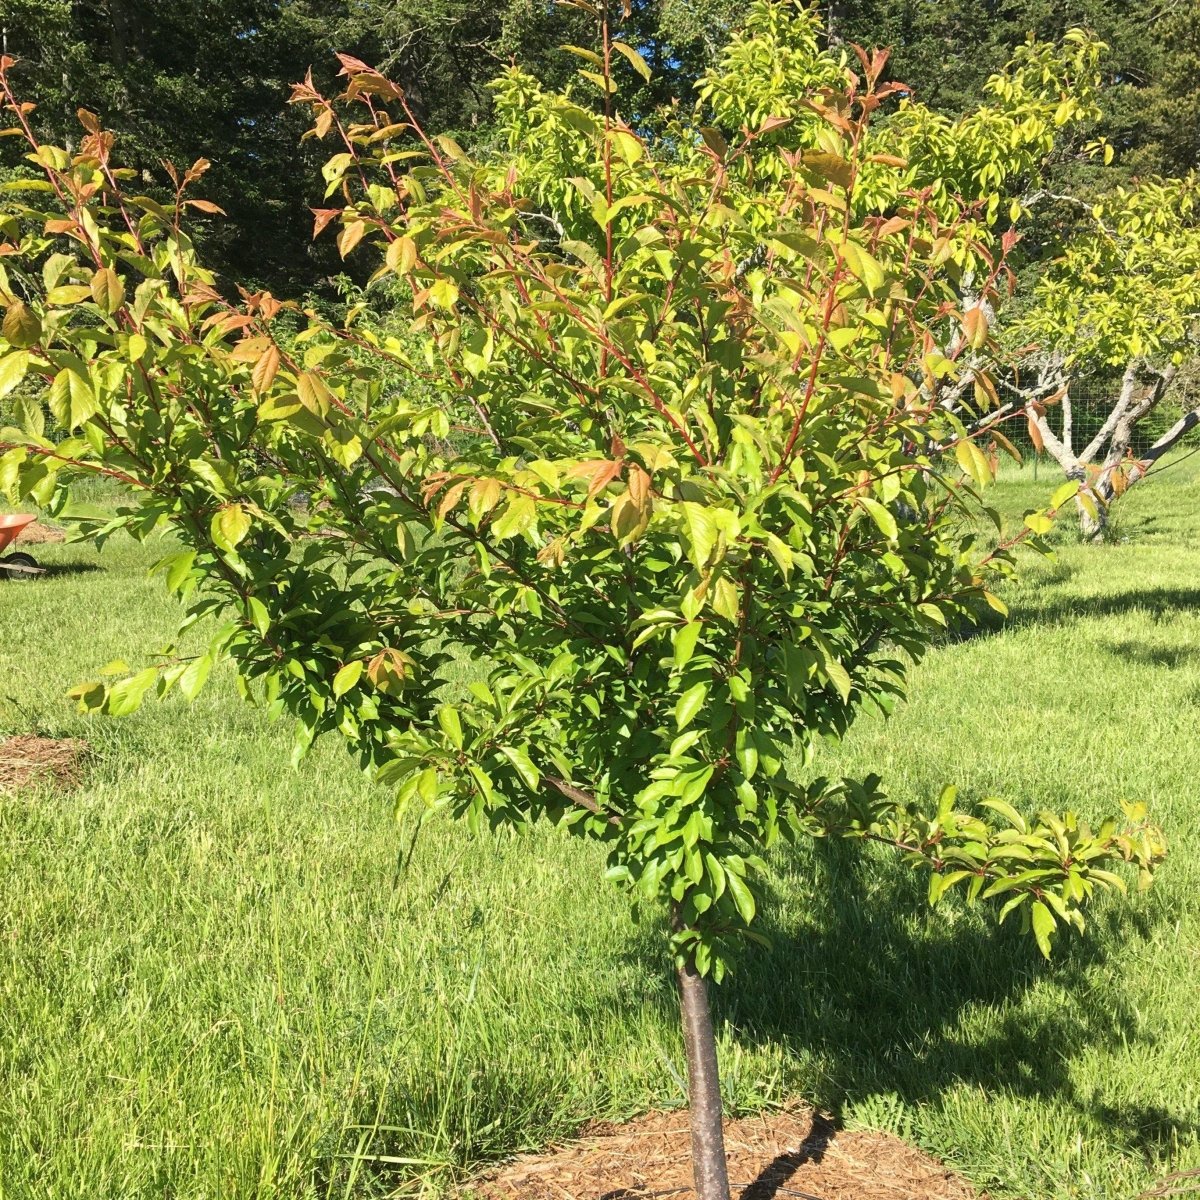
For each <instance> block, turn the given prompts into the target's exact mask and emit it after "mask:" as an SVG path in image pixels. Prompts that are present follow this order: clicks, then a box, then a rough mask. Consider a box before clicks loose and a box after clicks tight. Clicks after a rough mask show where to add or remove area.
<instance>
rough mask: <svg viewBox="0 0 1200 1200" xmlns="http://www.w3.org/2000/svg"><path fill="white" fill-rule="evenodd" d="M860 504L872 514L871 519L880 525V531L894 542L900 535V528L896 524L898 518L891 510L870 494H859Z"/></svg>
mask: <svg viewBox="0 0 1200 1200" xmlns="http://www.w3.org/2000/svg"><path fill="white" fill-rule="evenodd" d="M858 504H859V507H860V508H863V509H865V510H866V511H867V513H868V514H869V515H870V517H871V520H872V521H874V522H875V524H876V525H878V526H879V532H880V533H882V534H883V536H884V537H885V538H887V540H888V541H889V542H894V541H895V540H896V538H897V537H898V536H899V533H900V530H899V529H898V528H897V525H896V518H895V517H894V516H892V514H891V512H890V511H889V510H888V509H887V508H886V507H884V505H882V504H880V503H879V501H878V500H873V499H872V498H871V497H870V496H859V498H858Z"/></svg>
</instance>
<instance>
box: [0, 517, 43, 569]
mask: <svg viewBox="0 0 1200 1200" xmlns="http://www.w3.org/2000/svg"><path fill="white" fill-rule="evenodd" d="M35 519H36V518H34V517H31V516H29V515H28V514H27V513H0V554H2V553H3V552H4V551H5V550H7V549H8V547H9V545H10V544H11V543H12V542H14V541H16V539H17V538H19V537H20V536H21V530H22V529H24V528H25V526H26V525H32V524H33V522H34V520H35ZM44 571H45V568H43V567H39V566H38V564H37V559H36V558H34V557H33V555H32V554H21V553H20V552H18V553H16V554H7V555H4V557H2V558H0V580H3V579H32V578H33V577H34V576H35V575H41V574H43V573H44Z"/></svg>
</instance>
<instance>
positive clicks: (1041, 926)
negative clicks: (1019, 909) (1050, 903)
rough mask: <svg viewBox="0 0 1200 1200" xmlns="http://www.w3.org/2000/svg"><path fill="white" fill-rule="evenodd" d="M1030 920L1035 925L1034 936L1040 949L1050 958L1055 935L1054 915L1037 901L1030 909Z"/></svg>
mask: <svg viewBox="0 0 1200 1200" xmlns="http://www.w3.org/2000/svg"><path fill="white" fill-rule="evenodd" d="M1029 919H1030V921H1031V922H1032V924H1033V936H1034V938H1035V939H1036V941H1037V944H1038V949H1039V950H1040V951H1041V952H1042V954H1043V955H1044V956H1045V957H1046V958H1049V957H1050V937H1051V935H1052V934H1053V933H1054V925H1055V922H1054V914H1053V913H1052V912H1051V911H1050V910H1049V908H1047V907H1046V905H1045V904H1043V903H1042V902H1041V901H1040V900H1035V901H1034V902H1033V904H1032V905H1030V908H1029Z"/></svg>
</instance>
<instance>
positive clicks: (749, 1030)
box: [0, 460, 1200, 1200]
mask: <svg viewBox="0 0 1200 1200" xmlns="http://www.w3.org/2000/svg"><path fill="white" fill-rule="evenodd" d="M1196 462H1197V460H1191V461H1190V462H1188V463H1184V464H1181V465H1180V466H1179V467H1178V468H1176V469H1175V470H1173V471H1171V472H1169V473H1167V474H1165V475H1164V476H1163V479H1162V480H1161V481H1160V482H1159V483H1158V484H1157V485H1155V484H1153V483H1151V484H1147V485H1145V486H1144V487H1142V488H1139V489H1136V490H1135V491H1133V492H1132V493H1130V495H1129V496H1127V497H1125V498H1124V499H1123V500H1122V502H1121V506H1120V509H1119V515H1118V517H1117V527H1118V528H1117V535H1118V537H1119V538H1124V539H1125V540H1124V541H1118V542H1117V543H1115V544H1112V545H1107V546H1102V547H1098V548H1087V547H1082V546H1078V545H1076V544H1075V543H1074V542H1073V540H1072V538H1071V537H1070V535H1069V532H1064V533H1062V534H1060V535H1057V536H1058V540H1059V542H1060V551H1059V556H1058V558H1057V560H1056V561H1055V562H1053V563H1035V562H1028V563H1027V564H1026V567H1027V570H1026V576H1025V579H1024V581H1023V582H1022V583H1020V584H1019V585H1014V586H1012V587H1010V588H1009V589H1008V591H1007V592H1006V599H1007V600H1008V602H1009V604H1010V606H1011V608H1012V616H1011V619H1010V620H1009V621H1008V622H1007V623H1001V622H999V621H996V622H994V623H992V624H991V625H990V626H989V627H988V628H985V629H983V630H979V631H976V632H975V633H974V634H972V635H970V636H965V637H963V638H962V639H960V640H958V641H955V642H951V643H948V644H946V645H945V646H943V647H941V648H939V649H938V650H937V651H936V652H935V653H934V654H933V655H932V656H931V657H930V658H929V659H928V660H927V661H926V663H925V664H924V665H923V666H922V667H921V668H920V669H919V670H918V671H916V672H915V675H914V680H913V699H912V701H911V702H910V703H909V704H908V705H907V706H906V707H904V708H903V709H902V710H900V711H899V712H898V713H897V715H896V716H895V717H894V718H893V719H892V720H890V721H886V722H885V721H883V720H878V719H874V718H864V719H863V721H862V722H861V723H860V725H859V726H857V727H856V729H855V730H854V733H853V735H852V737H851V739H850V740H849V741H848V743H847V744H846V745H845V746H844V747H842V748H840V749H839V750H836V751H834V750H830V751H828V752H827V753H826V755H825V758H824V761H822V762H821V763H820V764H819V767H820V769H821V770H822V771H823V772H827V773H851V774H854V773H865V772H867V771H871V770H877V771H879V772H881V773H882V774H883V776H884V778H885V781H886V782H887V784H888V785H889V786H890V787H891V789H892V790H894V791H895V792H897V793H900V794H902V795H919V796H929V795H931V794H934V793H936V792H937V791H938V790H940V789H941V787H942V786H944V785H945V784H946V783H956V784H958V785H959V787H960V789H961V791H962V794H963V795H964V797H966V798H969V799H976V798H979V797H982V796H984V795H987V794H999V795H1003V796H1004V797H1006V798H1008V799H1010V800H1012V801H1013V802H1014V803H1016V804H1018V805H1019V806H1020V807H1023V808H1025V809H1030V810H1032V809H1036V808H1037V807H1039V806H1052V805H1053V806H1056V807H1061V806H1073V807H1076V808H1078V809H1079V810H1080V811H1082V812H1083V813H1085V814H1087V815H1090V816H1099V815H1100V814H1102V813H1104V812H1107V811H1109V810H1110V809H1112V808H1114V807H1115V805H1116V801H1117V800H1118V799H1119V798H1120V797H1121V796H1131V797H1138V798H1143V799H1145V800H1147V801H1148V802H1149V803H1150V804H1151V806H1152V808H1153V811H1154V814H1155V815H1156V817H1157V818H1158V820H1159V821H1160V822H1161V823H1162V824H1163V825H1164V827H1165V829H1166V831H1167V834H1168V837H1169V839H1170V842H1171V846H1172V857H1171V859H1170V860H1169V862H1168V863H1167V865H1166V866H1165V867H1164V868H1163V870H1162V872H1161V876H1160V879H1159V881H1158V883H1157V884H1156V886H1155V888H1154V889H1153V890H1152V891H1151V892H1150V893H1148V894H1146V895H1144V896H1134V897H1132V898H1131V899H1130V900H1129V901H1127V902H1125V901H1120V900H1114V901H1107V902H1104V903H1103V904H1102V905H1100V906H1099V907H1098V908H1097V909H1096V910H1095V914H1094V919H1093V921H1092V923H1091V926H1090V928H1089V932H1088V934H1087V935H1086V936H1085V937H1084V938H1082V939H1078V938H1065V939H1064V940H1063V942H1062V944H1061V948H1060V951H1059V953H1058V955H1057V957H1056V960H1055V961H1054V962H1053V963H1051V964H1050V965H1045V964H1043V963H1042V962H1041V961H1040V959H1039V957H1038V955H1037V953H1036V951H1035V950H1034V949H1033V947H1032V945H1030V944H1029V943H1027V942H1026V941H1025V940H1024V939H1022V938H1021V937H1020V936H1019V935H1018V934H1017V931H1016V930H1015V929H1007V928H1004V929H1000V930H996V929H995V928H994V925H993V924H992V923H990V922H989V921H988V920H985V919H983V918H981V917H980V916H979V915H978V914H976V913H974V912H972V911H969V910H967V909H965V908H962V907H953V906H951V907H943V908H941V909H939V910H938V911H937V912H935V913H933V914H932V915H931V914H929V913H928V912H927V911H926V909H925V905H924V897H923V891H924V889H923V885H922V881H921V880H920V879H919V878H916V877H911V876H909V875H908V874H907V873H906V872H905V871H904V870H902V869H901V868H900V867H898V866H896V865H894V864H889V863H888V861H887V859H886V857H885V856H874V855H872V856H871V858H870V859H869V860H866V861H864V859H863V858H861V857H860V856H859V855H857V854H855V853H851V852H850V850H849V848H848V847H845V846H837V845H833V846H826V845H818V846H816V847H813V848H810V849H806V850H803V851H801V852H798V853H789V854H780V855H777V856H776V859H775V862H774V875H773V879H772V892H773V897H772V902H771V904H770V905H769V906H768V910H767V912H766V914H765V920H764V928H765V931H766V932H768V933H769V934H770V935H771V937H772V939H773V941H774V943H775V945H774V950H773V952H772V953H770V954H768V953H766V952H763V951H759V950H754V951H751V952H748V953H747V954H746V956H745V959H744V961H743V962H742V963H741V965H740V969H739V971H738V973H737V974H736V976H735V977H734V978H733V980H732V981H731V982H730V983H729V984H728V985H727V986H726V988H724V989H723V992H722V995H721V998H720V1004H719V1018H720V1020H721V1024H722V1034H721V1040H722V1047H721V1049H722V1054H723V1070H724V1073H725V1083H726V1089H727V1096H728V1097H729V1099H730V1101H731V1105H732V1107H733V1108H734V1109H736V1110H739V1111H747V1110H751V1109H753V1108H755V1107H757V1106H762V1105H765V1104H770V1103H772V1102H776V1101H779V1100H782V1099H783V1098H785V1097H787V1096H789V1095H796V1094H800V1095H803V1096H805V1097H807V1098H809V1099H810V1100H812V1101H814V1102H816V1103H818V1104H820V1105H822V1106H825V1107H827V1108H828V1109H830V1110H832V1111H833V1112H835V1113H836V1114H838V1115H839V1116H840V1117H841V1118H842V1119H844V1120H846V1121H847V1122H849V1123H858V1124H864V1125H871V1126H877V1127H883V1128H886V1129H890V1130H892V1131H894V1132H898V1133H901V1134H902V1135H904V1136H907V1137H909V1138H912V1139H913V1140H915V1141H916V1142H918V1143H919V1144H920V1145H922V1146H924V1147H926V1148H928V1149H930V1150H933V1151H935V1152H938V1153H940V1154H942V1155H943V1156H944V1157H945V1158H946V1159H947V1160H948V1161H950V1162H951V1163H952V1164H954V1165H955V1166H957V1167H958V1168H959V1169H961V1170H963V1171H964V1172H965V1173H966V1174H967V1175H968V1177H970V1178H971V1179H972V1180H973V1181H974V1182H976V1183H977V1184H978V1185H980V1186H986V1187H989V1188H991V1189H993V1191H994V1192H996V1193H997V1194H1011V1195H1019V1196H1038V1197H1040V1196H1047V1197H1048V1196H1104V1197H1113V1198H1117V1197H1131V1196H1133V1195H1134V1194H1136V1192H1137V1191H1139V1190H1140V1189H1142V1188H1144V1187H1146V1186H1147V1185H1149V1184H1150V1183H1151V1182H1152V1181H1153V1180H1154V1179H1155V1178H1156V1177H1158V1176H1161V1175H1163V1174H1165V1173H1166V1172H1167V1171H1168V1170H1170V1169H1172V1168H1178V1167H1186V1166H1194V1165H1200V1015H1198V1013H1200V1003H1198V1002H1197V997H1198V996H1200V886H1198V885H1200V861H1198V860H1197V850H1198V849H1200V844H1198V843H1200V837H1198V836H1197V825H1198V824H1200V821H1198V819H1197V817H1196V815H1195V813H1196V806H1195V803H1194V801H1193V799H1192V792H1193V789H1194V780H1195V779H1196V778H1197V776H1198V774H1200V742H1198V741H1197V739H1196V738H1195V736H1194V732H1193V731H1194V728H1195V724H1196V718H1197V714H1198V711H1200V653H1198V652H1197V649H1196V648H1197V647H1200V519H1198V518H1200V475H1198V474H1197V473H1196V471H1195V469H1194V466H1193V464H1195V463H1196ZM1052 487H1053V482H1047V480H1046V478H1045V477H1043V479H1042V480H1041V481H1040V482H1039V483H1038V484H1036V485H1035V484H1033V483H1032V481H1031V480H1030V479H1029V478H1028V476H1027V474H1026V475H1021V474H1015V475H1013V476H1011V477H1009V478H1007V479H1006V480H1005V481H1004V482H1003V483H1001V484H1000V485H998V486H997V488H996V495H997V497H998V499H999V502H1000V504H1001V505H1002V506H1003V507H1004V508H1005V510H1006V511H1009V512H1019V511H1020V510H1021V508H1022V507H1024V506H1026V505H1029V506H1032V505H1034V504H1036V503H1044V497H1045V496H1046V494H1048V492H1049V490H1051V489H1052ZM161 549H162V548H161V547H158V548H155V547H149V548H146V547H136V546H133V545H131V544H129V543H113V544H112V545H111V546H109V547H108V548H107V549H106V550H105V551H104V552H103V554H97V553H96V552H95V551H94V550H91V549H89V548H86V547H79V546H47V547H39V548H38V554H39V557H40V558H41V559H43V561H45V562H47V563H48V564H50V565H51V566H56V565H57V566H60V567H62V568H63V569H62V570H61V571H58V572H55V573H52V574H51V575H50V576H48V577H46V578H44V579H42V580H40V581H38V582H37V583H34V584H18V585H0V734H3V733H14V732H23V731H30V730H37V731H39V732H44V733H47V734H50V735H53V736H83V737H86V738H87V739H88V740H89V741H90V742H91V743H92V745H93V747H94V750H95V754H94V757H93V760H92V763H91V766H90V768H89V776H88V778H87V780H86V783H85V785H84V786H83V787H82V788H81V789H80V790H78V791H76V792H74V793H71V794H69V795H62V794H55V793H52V792H49V791H44V792H25V793H22V794H20V795H17V796H3V797H0V1198H3V1200H9V1198H12V1200H17V1198H20V1200H24V1198H25V1197H30V1198H33V1197H38V1198H42V1197H54V1198H58V1197H61V1198H63V1200H66V1198H67V1197H71V1198H74V1197H77V1196H79V1195H80V1194H83V1193H84V1192H86V1194H87V1195H89V1196H90V1197H105V1198H107V1197H111V1198H112V1200H117V1198H121V1200H126V1198H133V1197H139V1198H140V1197H145V1198H150V1197H162V1196H167V1195H169V1196H172V1197H178V1198H180V1200H183V1198H187V1200H200V1198H201V1197H205V1198H207V1197H217V1196H219V1197H223V1198H224V1197H247V1198H248V1197H255V1198H259V1197H264V1198H265V1197H281V1198H282V1197H287V1198H293V1197H295V1198H299V1197H334V1196H336V1197H354V1198H362V1197H369V1196H381V1195H387V1194H389V1193H391V1192H392V1191H393V1190H394V1189H397V1188H404V1189H410V1188H412V1189H415V1188H416V1187H419V1186H424V1187H427V1188H438V1187H441V1186H445V1185H448V1184H449V1183H450V1182H451V1181H452V1180H453V1179H454V1178H456V1177H457V1176H458V1175H459V1173H460V1172H461V1171H462V1170H463V1169H465V1168H468V1167H469V1166H471V1165H472V1164H474V1163H477V1162H479V1161H481V1160H484V1159H488V1158H492V1157H496V1156H499V1155H503V1154H506V1153H510V1152H514V1151H518V1150H524V1149H531V1148H535V1147H538V1146H541V1145H544V1144H546V1143H547V1142H549V1141H551V1140H553V1139H555V1138H558V1137H562V1136H565V1135H567V1134H569V1133H571V1132H573V1131H574V1130H575V1129H576V1128H578V1126H579V1125H580V1123H581V1122H583V1121H585V1120H587V1119H590V1118H593V1117H608V1118H617V1119H619V1118H622V1117H625V1116H628V1115H631V1114H633V1113H635V1112H638V1111H641V1110H644V1109H645V1108H648V1107H650V1106H652V1105H673V1104H678V1103H680V1101H681V1099H682V1084H681V1075H682V1071H683V1055H682V1047H681V1045H680V1042H679V1037H678V1033H677V1029H676V1012H675V1000H674V996H673V993H672V990H671V988H670V983H669V978H668V975H667V973H666V965H667V964H666V962H665V960H664V957H663V954H662V936H661V928H660V926H659V925H658V923H657V920H656V918H655V916H654V914H652V913H643V914H642V915H643V920H642V921H641V923H639V924H637V925H634V924H632V923H631V922H630V921H629V907H628V904H627V901H626V900H625V898H624V897H623V896H622V895H621V894H620V893H619V892H617V891H616V890H615V889H613V888H612V887H611V886H609V885H606V884H604V883H603V881H602V880H601V878H600V876H601V869H602V861H601V855H600V854H599V853H598V852H597V851H596V849H595V848H594V847H589V846H586V845H583V844H580V843H577V842H574V841H572V840H570V839H568V838H566V837H564V836H562V835H560V834H559V833H557V832H555V831H552V830H546V829H535V830H531V831H527V832H523V833H517V834H512V833H506V834H498V835H488V836H485V837H483V838H481V839H473V838H471V837H470V836H469V834H468V833H467V832H466V831H465V830H464V829H459V828H457V827H454V826H452V825H449V824H445V823H436V822H435V823H431V824H429V825H428V826H427V827H426V828H425V829H424V831H423V832H422V834H421V837H420V839H419V841H418V843H417V845H416V847H415V851H414V853H413V855H412V859H411V863H410V865H409V867H408V870H407V871H406V872H403V873H401V872H399V871H398V864H399V862H400V861H401V858H402V856H403V855H404V854H405V852H406V851H407V849H408V846H409V839H410V838H411V836H412V832H413V831H412V829H411V828H405V829H401V828H398V827H397V826H396V825H395V823H394V822H393V820H392V817H391V812H390V805H389V801H388V797H387V796H386V795H385V794H384V793H383V792H382V791H379V790H374V789H372V788H370V787H369V786H368V785H367V784H366V783H365V782H364V781H363V779H362V777H361V776H360V775H359V774H358V773H357V771H356V770H355V769H354V767H353V765H352V763H351V762H350V760H349V759H348V757H347V756H345V755H344V754H343V753H342V752H341V751H340V749H339V748H338V747H337V746H336V745H334V744H332V743H331V744H329V745H326V746H321V747H318V749H317V751H316V753H315V754H314V755H313V757H312V758H311V759H310V760H309V761H308V762H307V763H306V764H304V766H303V767H302V768H301V769H300V770H299V771H298V772H292V771H291V770H290V769H289V768H288V767H287V751H288V736H287V730H286V729H282V728H278V727H273V726H270V725H268V724H267V723H266V722H265V721H264V720H263V719H262V717H261V714H259V713H257V712H256V711H255V710H253V709H250V708H247V707H245V706H243V705H241V704H240V703H239V702H238V701H237V700H236V698H235V696H234V692H233V688H232V683H231V680H230V679H229V678H228V677H226V676H223V677H221V678H220V679H218V680H216V682H215V684H214V685H212V686H210V688H209V689H208V691H206V693H205V694H204V695H203V696H202V697H201V699H200V700H199V701H198V702H197V703H196V704H195V705H194V706H192V707H190V708H189V707H187V706H185V705H182V704H180V703H178V702H177V701H172V702H169V703H167V704H164V705H161V706H153V705H152V706H149V707H147V708H146V709H145V710H144V711H143V712H141V713H139V714H136V715H135V716H132V717H129V718H126V719H123V720H118V721H113V720H107V721H97V720H85V719H83V718H81V717H77V716H76V715H74V714H73V712H72V711H71V709H70V707H69V706H68V704H67V703H66V701H65V700H64V699H63V698H62V697H63V692H64V691H65V689H66V688H67V687H69V686H70V685H71V684H73V683H75V682H77V681H79V679H81V678H83V677H86V676H89V675H92V674H94V673H95V672H96V671H97V670H98V668H99V667H101V666H102V665H103V664H104V663H105V662H107V661H108V660H109V659H112V658H116V657H125V658H128V659H130V660H131V661H133V659H134V658H135V657H136V656H137V655H138V654H140V653H145V652H146V651H148V650H151V649H153V648H154V647H155V646H156V645H158V644H159V643H161V642H162V641H164V640H166V639H167V638H168V637H169V635H170V631H171V622H172V619H173V616H174V611H173V607H172V605H171V604H170V603H168V601H167V600H166V599H165V597H164V596H163V594H162V591H161V588H160V585H159V584H158V583H157V582H155V581H151V580H147V579H146V578H145V576H144V568H145V566H146V565H147V563H149V562H150V561H153V559H154V558H155V557H157V555H158V554H159V553H160V552H161ZM414 1180H415V1181H416V1182H415V1183H414V1182H413V1181H414Z"/></svg>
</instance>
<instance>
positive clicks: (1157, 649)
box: [1104, 640, 1200, 671]
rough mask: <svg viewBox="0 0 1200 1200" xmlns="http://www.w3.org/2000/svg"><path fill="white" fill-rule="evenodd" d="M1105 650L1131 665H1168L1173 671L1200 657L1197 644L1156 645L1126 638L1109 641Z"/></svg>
mask: <svg viewBox="0 0 1200 1200" xmlns="http://www.w3.org/2000/svg"><path fill="white" fill-rule="evenodd" d="M1104 650H1105V652H1106V653H1108V654H1111V655H1112V656H1113V657H1114V658H1118V659H1120V660H1121V662H1123V663H1127V664H1129V665H1131V666H1139V667H1166V668H1167V669H1168V670H1172V671H1175V670H1178V669H1179V668H1180V667H1186V666H1188V665H1189V664H1190V663H1194V662H1196V661H1197V660H1198V659H1200V647H1197V646H1154V645H1150V644H1149V643H1147V642H1135V641H1131V640H1125V641H1120V642H1108V643H1107V644H1105V646H1104Z"/></svg>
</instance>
